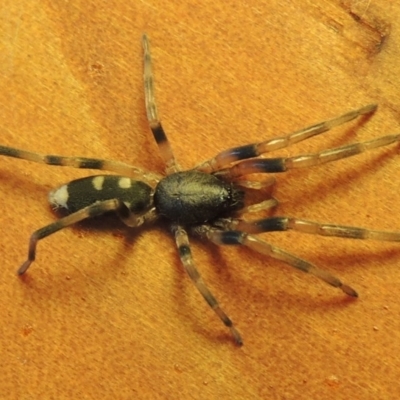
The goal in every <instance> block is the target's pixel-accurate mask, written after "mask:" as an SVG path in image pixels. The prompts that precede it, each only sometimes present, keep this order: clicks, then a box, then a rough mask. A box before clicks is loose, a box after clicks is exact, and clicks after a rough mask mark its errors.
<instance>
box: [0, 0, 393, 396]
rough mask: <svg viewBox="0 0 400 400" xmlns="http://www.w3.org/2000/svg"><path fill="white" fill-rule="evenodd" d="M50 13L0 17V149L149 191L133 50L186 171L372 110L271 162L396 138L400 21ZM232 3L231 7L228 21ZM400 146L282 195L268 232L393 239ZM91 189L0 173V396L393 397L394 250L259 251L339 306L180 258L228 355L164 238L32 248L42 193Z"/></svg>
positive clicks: (229, 257) (259, 12) (50, 7)
mask: <svg viewBox="0 0 400 400" xmlns="http://www.w3.org/2000/svg"><path fill="white" fill-rule="evenodd" d="M198 3H199V2H196V1H188V2H181V1H164V2H158V1H155V0H148V1H146V2H144V1H117V0H114V1H105V0H96V1H94V0H85V1H79V0H77V1H68V2H67V1H57V2H56V1H51V0H33V1H32V0H29V1H27V0H19V1H14V0H3V1H2V4H1V5H0V88H1V90H0V130H1V140H0V143H1V144H4V145H8V146H15V147H18V148H23V149H29V150H36V151H39V152H41V153H52V154H61V155H80V156H94V157H104V158H108V159H116V160H122V161H125V162H130V163H132V164H134V165H137V166H140V167H142V168H146V169H149V170H152V171H157V172H162V170H163V167H162V163H161V160H160V157H159V155H158V150H157V147H156V145H155V144H154V142H153V139H152V137H151V135H150V133H149V128H148V125H147V122H146V119H145V110H144V104H143V87H142V49H141V44H140V36H141V34H142V32H147V33H148V35H149V37H150V40H151V45H152V53H153V59H154V69H155V79H156V90H157V100H158V106H159V111H160V114H161V115H162V119H163V123H164V126H165V129H166V131H167V133H168V135H169V138H170V140H171V142H172V144H173V148H174V151H175V154H176V156H177V158H178V160H179V162H180V164H181V165H182V167H183V168H189V167H191V166H193V165H195V164H196V163H198V162H199V161H201V160H203V159H205V158H209V157H211V156H213V155H214V154H215V153H216V152H217V151H219V150H222V149H225V148H229V147H232V146H237V145H239V144H245V143H250V142H256V141H260V140H265V139H266V138H269V137H273V136H278V135H282V134H284V133H287V132H291V131H294V130H296V129H299V128H301V127H304V126H307V125H309V124H312V123H315V122H318V121H321V120H324V119H327V118H331V117H334V116H336V115H339V114H341V113H343V112H345V111H348V110H350V109H353V108H357V107H359V106H362V105H365V104H369V103H371V102H377V103H379V109H378V111H377V112H376V113H375V115H374V116H373V117H372V118H370V119H369V120H368V121H365V120H364V121H355V122H351V123H349V124H348V125H346V126H343V127H341V128H337V129H335V130H334V131H331V132H329V133H326V134H323V135H321V136H320V137H317V138H313V139H311V140H309V141H306V142H304V143H301V144H298V145H295V146H293V147H291V148H288V149H284V150H283V151H281V152H279V153H278V154H280V155H289V154H290V155H295V154H301V153H307V152H314V151H317V150H319V149H324V148H329V147H334V146H339V145H343V144H345V143H349V142H355V141H361V140H368V139H371V138H374V137H377V136H379V135H383V134H388V133H395V132H397V131H399V123H400V121H399V119H400V115H399V111H398V110H399V109H400V108H399V107H400V95H399V78H400V71H399V68H400V67H399V66H400V64H399V62H398V60H399V56H400V54H399V52H400V46H399V40H400V25H399V21H400V4H399V3H398V2H391V1H387V0H370V1H361V0H360V1H350V0H349V1H340V0H329V1H328V0H321V1H318V2H315V1H308V0H306V1H304V0H297V1H281V0H280V1H278V0H269V1H266V0H265V1H255V0H247V1H237V2H226V1H222V0H213V1H209V0H206V1H203V2H201V3H202V4H201V5H199V4H198ZM228 3H230V4H228ZM397 153H398V146H396V145H392V146H390V147H388V148H386V149H379V150H376V151H373V152H371V153H368V154H364V155H361V156H358V157H355V158H351V159H348V160H343V161H340V162H337V163H333V164H328V165H325V166H321V167H317V168H312V169H307V170H298V171H292V172H289V173H287V174H282V175H280V176H279V177H278V183H277V186H276V190H275V196H276V197H278V199H279V200H280V208H279V210H278V214H279V215H290V216H298V217H302V218H309V219H312V220H318V221H321V222H336V223H341V224H347V225H356V226H364V227H369V228H374V229H383V230H396V229H398V230H400V216H399V215H400V213H399V208H400V207H399V201H398V198H399V197H398V195H399V192H400V183H399V180H398V179H397V177H398V176H399V174H400V163H399V159H398V154H397ZM86 175H88V171H82V170H74V169H71V168H60V167H49V166H42V165H37V164H33V163H28V162H26V161H20V160H15V159H7V158H5V157H1V158H0V188H1V189H0V207H1V210H2V212H1V217H0V224H1V227H2V235H1V240H0V248H1V259H2V263H1V265H2V278H1V279H0V296H1V297H0V304H2V311H1V327H2V328H1V330H2V333H1V335H0V351H1V357H0V397H1V398H7V399H37V398H41V399H50V398H57V399H72V398H81V399H91V398H102V399H111V398H112V399H132V398H195V399H206V398H207V399H214V398H219V399H225V398H231V399H232V398H234V399H244V398H246V399H257V398H265V399H267V398H268V399H311V398H321V399H322V398H323V399H347V398H351V397H353V398H360V399H361V398H362V399H378V398H379V399H384V398H395V397H397V396H398V393H399V391H400V384H399V379H398V377H399V364H400V359H399V354H400V318H399V315H400V306H399V304H400V303H399V301H398V299H399V293H400V269H399V264H400V251H399V250H400V247H399V245H398V244H393V243H379V242H373V241H371V242H368V241H364V242H362V241H352V240H345V239H333V238H323V237H314V236H309V235H301V234H295V233H274V234H269V235H263V237H264V238H265V239H266V240H268V241H270V242H271V243H274V244H276V245H279V246H280V247H282V248H284V249H287V250H290V251H291V252H293V253H294V254H297V255H299V256H301V257H303V258H305V259H307V260H309V261H311V262H313V263H315V264H317V265H319V266H320V267H322V268H326V269H328V270H329V271H331V272H332V273H334V274H336V275H338V276H340V277H341V278H342V280H343V281H345V282H346V283H348V284H350V285H352V286H353V287H355V289H357V290H358V291H359V294H360V298H359V299H358V300H352V299H348V298H346V296H345V295H343V294H342V293H341V292H340V291H338V290H335V289H333V288H331V287H329V286H327V285H325V284H324V283H321V282H320V281H318V280H316V279H315V278H313V277H310V276H307V275H305V274H301V273H298V272H296V271H293V270H292V269H291V268H290V267H288V266H286V265H284V264H282V263H280V262H278V261H273V260H270V259H268V258H266V257H263V256H260V255H257V254H254V253H252V252H250V251H247V250H245V249H241V248H238V247H235V248H217V247H215V246H213V245H211V244H205V243H199V242H198V241H193V252H194V255H195V258H196V262H197V265H198V267H199V269H200V270H201V272H202V273H203V275H204V278H205V279H206V281H207V282H208V283H209V285H210V287H211V288H212V290H213V291H214V293H215V294H216V296H217V297H218V299H219V300H220V302H221V304H222V306H223V307H224V308H225V310H226V311H227V313H228V314H229V315H230V316H231V317H232V319H233V320H234V321H235V322H236V324H237V327H238V329H239V330H240V332H241V333H242V335H243V338H244V346H243V347H242V348H237V347H235V345H234V344H233V341H232V339H231V337H230V335H229V332H228V331H227V330H226V329H225V328H224V327H223V326H222V324H221V323H220V321H219V320H218V319H217V318H216V316H215V315H214V313H213V312H212V310H210V309H209V308H208V306H207V305H206V304H205V302H204V301H203V299H202V298H201V297H200V295H199V294H198V292H197V291H196V289H195V288H194V286H193V285H192V283H191V282H190V280H189V279H188V277H187V276H186V275H185V272H184V271H183V269H182V267H181V265H180V263H179V260H178V257H177V252H176V249H175V247H174V242H173V240H172V238H171V235H170V234H169V232H168V231H167V230H166V229H164V228H163V227H160V226H156V227H151V228H149V229H140V230H137V231H135V230H129V229H127V228H124V227H123V226H122V225H121V224H120V223H118V222H115V221H114V219H112V218H109V217H107V218H105V220H103V221H93V222H92V223H84V224H80V225H79V226H77V227H74V228H70V229H67V230H65V231H62V232H60V233H57V234H55V235H54V236H52V237H49V238H47V239H45V240H44V241H43V242H41V243H40V244H39V246H38V254H37V261H36V262H35V263H34V265H33V266H32V268H31V269H30V270H29V272H28V273H27V275H26V276H25V277H24V278H23V279H19V278H17V277H16V275H15V270H16V268H17V267H18V266H19V264H20V263H21V262H22V261H23V260H24V259H25V257H26V251H27V245H28V239H29V235H30V234H31V233H32V232H33V231H34V230H35V229H37V228H39V227H41V226H43V225H45V224H48V223H50V222H51V221H53V220H54V219H55V217H54V215H53V214H52V212H51V210H50V208H49V207H48V205H47V198H46V196H47V192H48V190H50V189H51V188H52V187H55V186H58V185H60V184H63V183H65V182H68V181H69V180H71V179H74V178H77V177H81V176H86Z"/></svg>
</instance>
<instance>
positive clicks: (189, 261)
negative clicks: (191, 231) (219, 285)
mask: <svg viewBox="0 0 400 400" xmlns="http://www.w3.org/2000/svg"><path fill="white" fill-rule="evenodd" d="M172 233H173V234H174V236H175V241H176V246H177V248H178V252H179V257H180V259H181V262H182V264H183V266H184V268H185V270H186V272H187V273H188V275H189V277H190V279H191V280H192V281H193V283H194V284H195V286H196V288H197V290H198V291H199V292H200V294H201V295H202V296H203V298H204V300H205V301H206V302H207V304H208V305H209V306H210V307H211V308H212V309H213V310H214V311H215V313H216V314H217V315H218V317H219V318H220V319H221V321H222V322H223V323H224V325H225V326H227V327H228V328H229V329H230V331H231V333H232V335H233V337H234V339H235V342H236V344H238V345H239V346H241V345H242V344H243V340H242V337H241V335H240V333H239V332H238V330H237V329H236V328H235V326H234V325H233V322H232V320H231V319H230V318H229V317H228V315H227V314H226V313H225V311H224V310H223V309H222V308H221V306H220V305H219V303H218V300H217V299H216V298H215V297H214V295H213V294H212V293H211V291H210V289H209V288H208V287H207V285H206V283H205V282H204V280H203V278H202V277H201V275H200V273H199V271H198V270H197V268H196V266H195V264H194V261H193V256H192V252H191V250H190V244H189V238H188V235H187V233H186V231H185V230H184V229H183V228H182V227H181V226H179V225H173V226H172Z"/></svg>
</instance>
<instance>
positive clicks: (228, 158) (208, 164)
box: [196, 104, 377, 173]
mask: <svg viewBox="0 0 400 400" xmlns="http://www.w3.org/2000/svg"><path fill="white" fill-rule="evenodd" d="M376 108H377V105H376V104H369V105H367V106H365V107H362V108H359V109H357V110H352V111H350V112H347V113H346V114H343V115H340V116H339V117H335V118H332V119H329V120H327V121H323V122H319V123H317V124H314V125H311V126H308V127H307V128H303V129H300V130H298V131H296V132H293V133H290V134H288V135H285V136H280V137H276V138H273V139H269V140H266V141H264V142H260V143H253V144H249V145H245V146H240V147H234V148H232V149H228V150H225V151H222V152H221V153H219V154H217V155H216V156H215V157H214V158H211V159H210V160H207V161H204V162H203V163H201V164H199V165H198V166H197V167H196V169H197V170H199V171H203V172H209V173H210V172H213V171H218V170H220V169H222V168H226V167H228V166H229V164H231V163H232V162H236V161H240V160H244V159H247V158H254V157H258V156H260V155H261V154H264V153H269V152H271V151H275V150H278V149H283V148H285V147H288V146H291V145H292V144H294V143H298V142H302V141H303V140H306V139H309V138H311V137H313V136H316V135H319V134H321V133H323V132H326V131H329V130H330V129H332V128H334V127H336V126H339V125H342V124H344V123H346V122H349V121H351V120H353V119H355V118H357V117H359V116H361V115H365V114H369V113H372V112H374V111H375V110H376Z"/></svg>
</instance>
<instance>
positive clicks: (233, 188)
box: [0, 35, 400, 345]
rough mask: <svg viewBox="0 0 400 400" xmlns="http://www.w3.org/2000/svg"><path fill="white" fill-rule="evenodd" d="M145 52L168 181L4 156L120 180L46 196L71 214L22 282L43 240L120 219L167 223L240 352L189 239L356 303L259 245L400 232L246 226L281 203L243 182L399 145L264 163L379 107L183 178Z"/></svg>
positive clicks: (105, 166) (289, 222) (131, 170)
mask: <svg viewBox="0 0 400 400" xmlns="http://www.w3.org/2000/svg"><path fill="white" fill-rule="evenodd" d="M142 43H143V49H144V91H145V102H146V112H147V119H148V122H149V125H150V129H151V131H152V133H153V136H154V139H155V141H156V143H157V145H158V147H159V150H160V154H161V157H162V159H163V161H164V164H165V176H161V175H158V174H155V173H151V172H147V171H144V170H141V169H139V168H137V167H134V166H131V165H128V164H125V163H122V162H119V161H110V160H102V159H95V158H84V157H63V156H57V155H43V154H39V153H33V152H29V151H25V150H19V149H15V148H12V147H6V146H0V155H3V156H7V157H15V158H21V159H24V160H28V161H33V162H36V163H41V164H48V165H58V166H68V167H74V168H89V169H98V170H107V171H111V172H114V173H117V174H119V175H97V176H89V177H87V178H83V179H77V180H74V181H72V182H69V183H67V184H65V185H63V186H61V187H59V188H58V189H55V190H53V191H52V192H51V193H50V194H49V201H50V203H51V204H52V206H53V207H54V208H60V207H61V208H64V209H66V210H67V212H68V213H69V214H68V215H67V216H65V217H63V218H61V219H59V220H57V221H56V222H53V223H51V224H49V225H46V226H44V227H43V228H40V229H38V230H37V231H35V232H34V233H33V234H32V235H31V238H30V242H29V251H28V258H27V260H26V261H25V262H24V263H23V264H22V265H21V267H20V268H19V269H18V274H20V275H22V274H24V273H25V272H26V270H27V269H28V268H29V266H30V265H31V263H32V262H33V261H34V260H35V256H36V246H37V243H38V241H39V240H41V239H43V238H45V237H47V236H49V235H51V234H53V233H55V232H57V231H59V230H61V229H63V228H66V227H67V226H70V225H72V224H75V223H76V222H79V221H82V220H84V219H86V218H91V217H94V216H99V215H102V214H104V213H106V212H109V211H114V212H115V213H116V214H117V215H118V216H119V217H120V218H121V220H122V221H123V222H124V223H125V224H126V225H128V226H130V227H136V226H139V225H142V224H144V223H150V222H154V221H155V220H157V219H159V218H163V219H165V220H167V221H169V224H170V226H171V231H172V234H173V235H174V237H175V242H176V246H177V248H178V254H179V257H180V260H181V262H182V264H183V266H184V268H185V270H186V272H187V273H188V275H189V277H190V279H191V280H192V281H193V283H194V284H195V286H196V288H197V289H198V290H199V292H200V293H201V295H202V296H203V298H204V299H205V301H206V302H207V303H208V305H209V306H210V307H211V308H212V309H213V310H214V311H215V313H216V314H217V315H218V317H219V318H220V319H221V321H222V322H223V323H224V325H226V326H227V327H228V328H229V329H230V331H231V333H232V335H233V337H234V339H235V342H236V343H237V344H238V345H241V344H242V338H241V336H240V334H239V332H238V330H237V329H236V328H235V326H234V324H233V322H232V320H231V319H230V318H229V317H228V316H227V314H226V313H225V311H224V310H223V309H222V307H221V306H220V304H219V303H218V301H217V299H216V298H215V297H214V295H213V294H212V293H211V291H210V289H209V288H208V286H207V285H206V283H205V282H204V280H203V279H202V277H201V275H200V273H199V271H198V269H197V267H196V265H195V263H194V260H193V257H192V253H191V250H190V244H189V236H188V233H192V234H195V235H197V236H200V237H201V238H204V239H207V240H209V241H211V242H213V243H215V244H217V245H243V246H246V247H248V248H250V249H252V250H254V251H257V252H259V253H262V254H265V255H267V256H269V257H272V258H275V259H278V260H281V261H283V262H285V263H287V264H289V265H291V266H292V267H294V268H297V269H299V270H301V271H304V272H309V273H311V274H313V275H315V276H316V277H318V278H320V279H321V280H323V281H325V282H326V283H328V284H329V285H332V286H334V287H337V288H339V289H341V290H342V291H343V292H344V293H346V294H347V295H349V296H353V297H357V292H356V291H355V290H354V289H353V288H351V287H350V286H348V285H345V284H344V283H342V282H341V281H340V280H339V279H338V278H336V277H335V276H333V275H331V274H330V273H328V272H326V271H324V270H321V269H319V268H317V267H316V266H315V265H313V264H311V263H309V262H307V261H305V260H302V259H300V258H298V257H296V256H294V255H292V254H290V253H287V252H286V251H284V250H282V249H280V248H278V247H276V246H272V245H270V244H269V243H267V242H266V241H264V240H262V239H260V238H259V237H257V236H255V235H257V234H259V233H262V232H271V231H286V230H289V229H291V230H295V231H298V232H301V233H309V234H313V235H322V236H338V237H345V238H352V239H374V240H385V241H400V233H399V232H383V231H375V230H368V229H362V228H355V227H349V226H341V225H332V224H321V223H318V222H313V221H308V220H303V219H298V218H293V217H276V216H273V217H269V218H264V219H259V220H252V221H248V220H246V219H243V218H241V215H243V214H244V213H250V212H254V211H259V210H264V209H269V208H271V207H273V206H275V205H276V201H275V200H274V199H273V198H272V197H270V196H269V197H268V198H266V199H263V201H261V202H258V203H255V204H251V202H250V204H249V202H248V201H247V192H246V190H248V189H249V188H250V189H253V190H257V189H260V188H261V187H264V186H266V185H272V184H273V182H274V181H273V179H272V178H269V179H266V180H265V181H263V182H261V181H257V180H256V181H250V180H246V176H248V175H250V174H254V173H267V174H269V173H278V172H285V171H287V170H290V169H295V168H307V167H312V166H314V165H321V164H324V163H328V162H332V161H337V160H340V159H342V158H346V157H350V156H354V155H356V154H360V153H362V152H364V151H367V150H370V149H374V148H377V147H381V146H387V145H389V144H392V143H395V142H398V141H399V139H400V135H388V136H382V137H379V138H377V139H373V140H370V141H366V142H362V143H354V144H349V145H346V146H342V147H337V148H333V149H329V150H323V151H321V152H319V153H314V154H303V155H299V156H295V157H287V158H262V157H261V156H262V155H263V154H265V153H269V152H272V151H274V150H277V149H282V148H285V147H287V146H290V145H292V144H293V143H298V142H300V141H303V140H306V139H308V138H311V137H313V136H316V135H319V134H321V133H322V132H325V131H328V130H329V129H332V128H333V127H336V126H338V125H341V124H344V123H345V122H348V121H351V120H352V119H354V118H356V117H358V116H360V115H365V114H369V113H372V112H374V111H375V109H376V107H377V106H376V105H373V104H372V105H368V106H365V107H362V108H360V109H358V110H354V111H350V112H348V113H346V114H343V115H341V116H339V117H336V118H333V119H330V120H328V121H324V122H321V123H318V124H315V125H312V126H309V127H307V128H304V129H301V130H299V131H297V132H293V133H290V134H288V135H285V136H281V137H276V138H273V139H269V140H266V141H264V142H260V143H253V144H247V145H244V146H240V147H236V148H232V149H228V150H225V151H222V152H221V153H218V154H217V155H216V156H215V157H213V158H211V159H210V160H207V161H205V162H203V163H201V164H199V165H197V166H196V167H194V168H192V169H190V170H186V171H182V170H180V168H179V167H178V164H177V162H176V159H175V157H174V155H173V152H172V149H171V146H170V143H169V141H168V139H167V136H166V134H165V132H164V129H163V127H162V125H161V122H160V119H159V117H158V113H157V107H156V102H155V98H154V85H153V72H152V63H151V55H150V48H149V41H148V38H147V36H146V35H143V39H142ZM243 160H244V161H243Z"/></svg>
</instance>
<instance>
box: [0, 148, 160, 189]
mask: <svg viewBox="0 0 400 400" xmlns="http://www.w3.org/2000/svg"><path fill="white" fill-rule="evenodd" d="M0 155H2V156H6V157H13V158H20V159H22V160H27V161H32V162H35V163H38V164H47V165H57V166H60V167H73V168H83V169H98V170H105V171H111V172H116V173H117V174H120V175H124V176H129V177H131V178H136V179H140V180H143V181H146V182H148V183H149V184H152V186H154V185H155V184H156V183H157V182H158V181H159V180H160V179H161V178H162V176H161V175H157V174H154V173H152V172H147V171H144V170H142V169H140V168H137V167H134V166H132V165H129V164H125V163H123V162H119V161H112V160H102V159H99V158H87V157H64V156H57V155H50V154H40V153H33V152H31V151H26V150H20V149H16V148H14V147H7V146H0Z"/></svg>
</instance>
